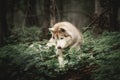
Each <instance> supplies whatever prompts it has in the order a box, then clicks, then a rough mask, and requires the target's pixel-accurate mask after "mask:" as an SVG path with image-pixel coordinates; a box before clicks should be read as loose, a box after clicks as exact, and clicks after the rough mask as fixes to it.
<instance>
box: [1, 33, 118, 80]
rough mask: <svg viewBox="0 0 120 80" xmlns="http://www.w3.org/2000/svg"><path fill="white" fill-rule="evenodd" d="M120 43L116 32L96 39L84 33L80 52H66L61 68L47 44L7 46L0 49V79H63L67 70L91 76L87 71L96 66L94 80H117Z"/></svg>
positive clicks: (44, 42) (27, 43) (33, 43)
mask: <svg viewBox="0 0 120 80" xmlns="http://www.w3.org/2000/svg"><path fill="white" fill-rule="evenodd" d="M119 41H120V34H119V32H111V33H109V32H104V33H103V34H102V35H100V36H99V37H98V38H96V39H95V38H94V37H93V36H92V33H91V32H90V31H88V32H85V33H84V44H83V45H82V47H81V50H80V51H79V52H75V51H74V50H73V51H71V52H68V51H67V50H66V51H65V53H66V54H64V58H65V61H66V64H65V67H64V68H59V65H58V61H57V57H56V55H55V50H54V47H51V48H48V47H46V46H45V44H46V42H47V41H41V42H40V41H39V42H35V41H34V42H32V43H29V42H26V43H19V44H10V45H6V46H4V47H2V48H0V79H1V80H8V79H9V80H65V76H64V75H66V74H67V73H68V72H69V71H78V72H79V71H80V72H81V74H82V73H87V72H88V71H89V72H90V74H91V70H88V71H87V72H86V69H87V68H88V69H89V68H91V66H97V67H96V69H94V70H93V69H92V70H93V71H92V73H93V74H94V75H93V78H95V79H96V80H119V79H120V77H119V74H120V73H119V72H120V67H119V65H120V63H119V61H120V58H119V57H120V54H119V46H120V42H119ZM82 70H84V71H82ZM111 75H112V76H111ZM6 76H7V77H6ZM79 76H80V74H79ZM59 78H60V79H59ZM82 80H83V79H82ZM85 80H86V79H85ZM89 80H90V79H89Z"/></svg>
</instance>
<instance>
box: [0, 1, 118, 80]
mask: <svg viewBox="0 0 120 80" xmlns="http://www.w3.org/2000/svg"><path fill="white" fill-rule="evenodd" d="M60 21H69V22H71V23H72V24H74V25H75V26H76V27H77V28H78V29H79V30H80V31H81V32H82V34H83V36H84V39H85V43H84V44H83V47H82V50H81V51H80V52H79V53H82V54H84V55H85V56H83V55H82V58H81V59H82V60H81V59H80V60H77V61H76V60H75V59H76V56H74V55H72V54H69V55H67V54H66V56H65V58H66V59H68V58H69V57H70V58H71V61H70V63H68V65H67V66H66V67H65V68H64V69H62V70H61V69H59V68H58V67H57V62H56V61H57V60H56V58H51V57H49V56H51V55H54V54H55V53H53V52H54V51H53V49H50V50H46V49H44V48H43V49H42V50H41V49H40V50H39V49H38V48H39V44H42V45H43V46H45V44H46V42H47V41H48V40H49V38H50V36H51V35H50V33H49V31H48V28H49V27H52V26H53V25H54V24H55V23H56V22H60ZM119 32H120V0H0V55H1V56H0V80H120V75H119V74H120V73H119V72H120V67H119V65H120V63H119V60H120V58H119V57H120V33H119ZM31 45H32V48H31ZM37 50H38V51H39V52H37ZM47 51H48V52H47ZM91 53H92V55H93V56H94V57H95V60H93V58H92V59H91V57H90V56H91ZM99 53H100V54H99ZM41 54H42V57H40V56H41ZM76 55H78V53H76ZM88 56H89V57H90V58H89V57H88ZM54 63H55V64H54ZM88 64H89V65H88ZM80 65H82V66H80ZM115 65H116V66H115ZM96 69H97V70H96ZM94 70H95V71H94ZM55 73H56V74H55ZM92 74H93V75H92Z"/></svg>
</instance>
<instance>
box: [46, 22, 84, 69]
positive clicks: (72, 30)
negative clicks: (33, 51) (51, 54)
mask: <svg viewBox="0 0 120 80" xmlns="http://www.w3.org/2000/svg"><path fill="white" fill-rule="evenodd" d="M49 31H50V32H51V34H52V37H51V38H50V40H49V41H48V43H47V46H55V49H56V55H58V62H59V65H60V67H64V58H63V53H62V51H63V50H64V49H65V48H68V47H69V48H70V50H72V49H75V50H76V51H78V50H80V46H81V44H82V42H83V39H82V34H81V33H80V31H79V30H78V29H77V28H76V27H75V26H74V25H73V24H71V23H69V22H58V23H56V24H55V25H54V26H53V27H52V28H49Z"/></svg>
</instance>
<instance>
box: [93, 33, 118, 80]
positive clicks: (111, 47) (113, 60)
mask: <svg viewBox="0 0 120 80" xmlns="http://www.w3.org/2000/svg"><path fill="white" fill-rule="evenodd" d="M94 52H95V53H96V56H95V57H96V63H97V65H98V68H97V69H96V70H95V74H94V77H95V79H96V80H120V62H119V61H120V34H119V32H111V33H108V32H104V33H103V35H102V36H101V37H99V39H97V40H96V45H95V47H94Z"/></svg>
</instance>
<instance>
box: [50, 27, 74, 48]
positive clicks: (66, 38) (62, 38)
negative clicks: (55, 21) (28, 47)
mask: <svg viewBox="0 0 120 80" xmlns="http://www.w3.org/2000/svg"><path fill="white" fill-rule="evenodd" d="M49 31H50V32H51V34H52V37H51V39H50V40H51V42H53V43H55V47H56V48H57V49H64V48H67V47H69V46H70V44H71V43H72V37H71V36H70V35H69V34H68V33H67V30H65V29H64V28H54V27H53V28H49Z"/></svg>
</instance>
